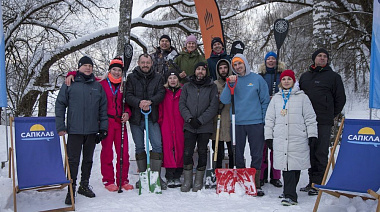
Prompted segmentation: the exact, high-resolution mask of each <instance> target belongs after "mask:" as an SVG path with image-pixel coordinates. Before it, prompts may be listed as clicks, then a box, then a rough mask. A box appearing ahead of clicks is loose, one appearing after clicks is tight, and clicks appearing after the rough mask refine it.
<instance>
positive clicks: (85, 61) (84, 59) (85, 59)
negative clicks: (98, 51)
mask: <svg viewBox="0 0 380 212" xmlns="http://www.w3.org/2000/svg"><path fill="white" fill-rule="evenodd" d="M84 64H90V65H92V66H94V63H93V62H92V60H91V58H89V57H88V56H83V57H82V58H81V59H80V60H79V62H78V69H79V68H80V67H81V66H82V65H84Z"/></svg>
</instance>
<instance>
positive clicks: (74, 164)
mask: <svg viewBox="0 0 380 212" xmlns="http://www.w3.org/2000/svg"><path fill="white" fill-rule="evenodd" d="M92 71H93V62H92V60H91V59H90V58H89V57H87V56H84V57H82V58H81V59H80V60H79V63H78V73H77V74H76V76H75V78H74V81H75V83H73V84H71V86H70V87H68V86H66V84H63V85H62V87H61V90H60V91H59V94H58V96H57V100H56V102H55V115H56V118H55V123H56V128H57V132H58V134H59V135H60V136H64V135H65V134H68V135H69V136H68V140H67V155H68V160H69V167H70V174H71V178H72V180H73V191H74V192H75V188H76V180H77V175H78V167H79V161H80V155H81V152H82V148H83V159H82V166H81V171H82V176H81V182H80V186H79V188H78V193H79V194H82V195H84V196H86V197H90V198H92V197H95V194H94V192H93V191H92V190H91V189H90V188H89V180H90V174H91V168H92V158H93V155H94V150H95V145H96V143H97V142H100V140H102V139H103V138H105V137H106V136H107V129H108V117H107V97H106V94H105V92H104V90H103V88H102V86H101V85H100V83H98V82H97V81H96V80H95V77H94V74H93V73H92ZM66 108H67V123H65V113H66ZM96 140H97V141H96ZM65 203H66V204H68V205H71V197H70V193H69V192H68V193H67V196H66V200H65Z"/></svg>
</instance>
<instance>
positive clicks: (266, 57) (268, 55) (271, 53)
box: [264, 52, 277, 62]
mask: <svg viewBox="0 0 380 212" xmlns="http://www.w3.org/2000/svg"><path fill="white" fill-rule="evenodd" d="M270 56H273V57H274V58H276V60H277V54H276V53H274V52H268V53H267V54H266V55H265V57H264V62H266V61H267V59H268V57H270Z"/></svg>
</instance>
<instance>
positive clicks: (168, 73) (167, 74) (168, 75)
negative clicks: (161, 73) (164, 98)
mask: <svg viewBox="0 0 380 212" xmlns="http://www.w3.org/2000/svg"><path fill="white" fill-rule="evenodd" d="M172 75H176V76H177V78H178V79H180V78H179V74H178V72H177V71H175V70H171V71H168V72H167V73H166V76H165V79H166V80H167V79H168V78H169V77H170V76H172Z"/></svg>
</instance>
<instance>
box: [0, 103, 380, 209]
mask: <svg viewBox="0 0 380 212" xmlns="http://www.w3.org/2000/svg"><path fill="white" fill-rule="evenodd" d="M345 111H346V112H345V113H346V118H355V119H368V118H369V115H368V114H369V109H368V102H367V101H364V102H363V101H360V100H356V101H355V100H348V101H347V104H346V108H345ZM377 119H378V118H377ZM129 140H130V142H129V143H130V145H129V146H130V150H129V152H130V155H131V160H134V145H133V141H132V137H131V136H129ZM100 150H101V146H100V145H97V147H96V150H95V151H96V152H95V158H94V164H93V169H92V175H91V180H90V184H91V186H92V187H93V190H94V192H95V193H96V197H95V198H93V199H90V198H86V197H84V196H82V195H77V197H76V205H75V207H76V211H81V212H85V211H91V212H93V211H110V212H113V211H132V212H135V211H136V212H141V211H166V212H169V211H197V212H198V211H235V212H244V211H260V212H261V211H263V212H265V211H268V212H269V211H271V212H272V211H302V212H304V211H312V210H313V207H314V203H315V200H316V196H312V197H311V196H308V195H307V193H305V192H298V195H299V198H298V202H299V204H298V205H296V206H290V207H285V206H282V205H281V204H280V201H281V199H279V198H278V196H279V195H280V194H281V193H282V188H276V187H274V186H273V185H271V184H265V186H264V187H263V190H264V191H265V193H266V195H265V196H264V197H251V196H246V195H244V194H239V193H235V194H230V195H228V194H220V195H217V194H216V193H215V190H205V189H203V190H201V191H199V192H197V193H194V192H188V193H182V192H180V189H179V188H175V189H170V188H169V189H168V190H166V191H163V192H162V194H161V195H159V194H143V195H138V190H136V189H134V190H131V191H128V192H123V193H120V194H119V193H117V192H114V193H110V192H108V191H107V190H106V189H104V187H103V185H102V182H101V174H100V159H99V156H100ZM247 155H248V154H247ZM6 158H7V157H6V150H5V128H4V127H3V126H2V128H0V159H2V161H3V160H6ZM249 162H250V161H249V160H247V164H249ZM135 169H136V168H135V166H134V163H133V161H132V163H131V170H130V173H131V174H130V177H129V178H130V182H131V183H132V184H134V183H135V182H136V181H137V180H138V175H136V174H134V173H135V171H136V170H135ZM307 183H308V176H307V170H304V171H302V174H301V179H300V183H299V184H298V188H297V190H298V189H299V188H300V187H303V186H305V185H306V184H307ZM0 185H1V192H0V211H1V212H11V211H13V196H12V180H11V179H10V178H8V163H6V166H5V168H3V169H1V170H0ZM66 192H67V190H66V189H64V190H58V191H49V192H36V191H24V192H21V193H19V194H17V206H18V211H21V212H24V211H27V212H29V211H40V210H46V209H51V208H55V207H60V206H61V207H62V206H65V205H64V199H65V196H66ZM376 204H377V201H373V200H367V201H363V200H362V199H361V198H354V199H348V198H346V197H341V198H335V197H332V196H330V195H326V194H324V195H323V196H322V200H321V203H320V206H319V211H325V212H331V211H333V212H340V211H348V212H358V211H363V212H364V211H366V212H367V211H375V209H376Z"/></svg>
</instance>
